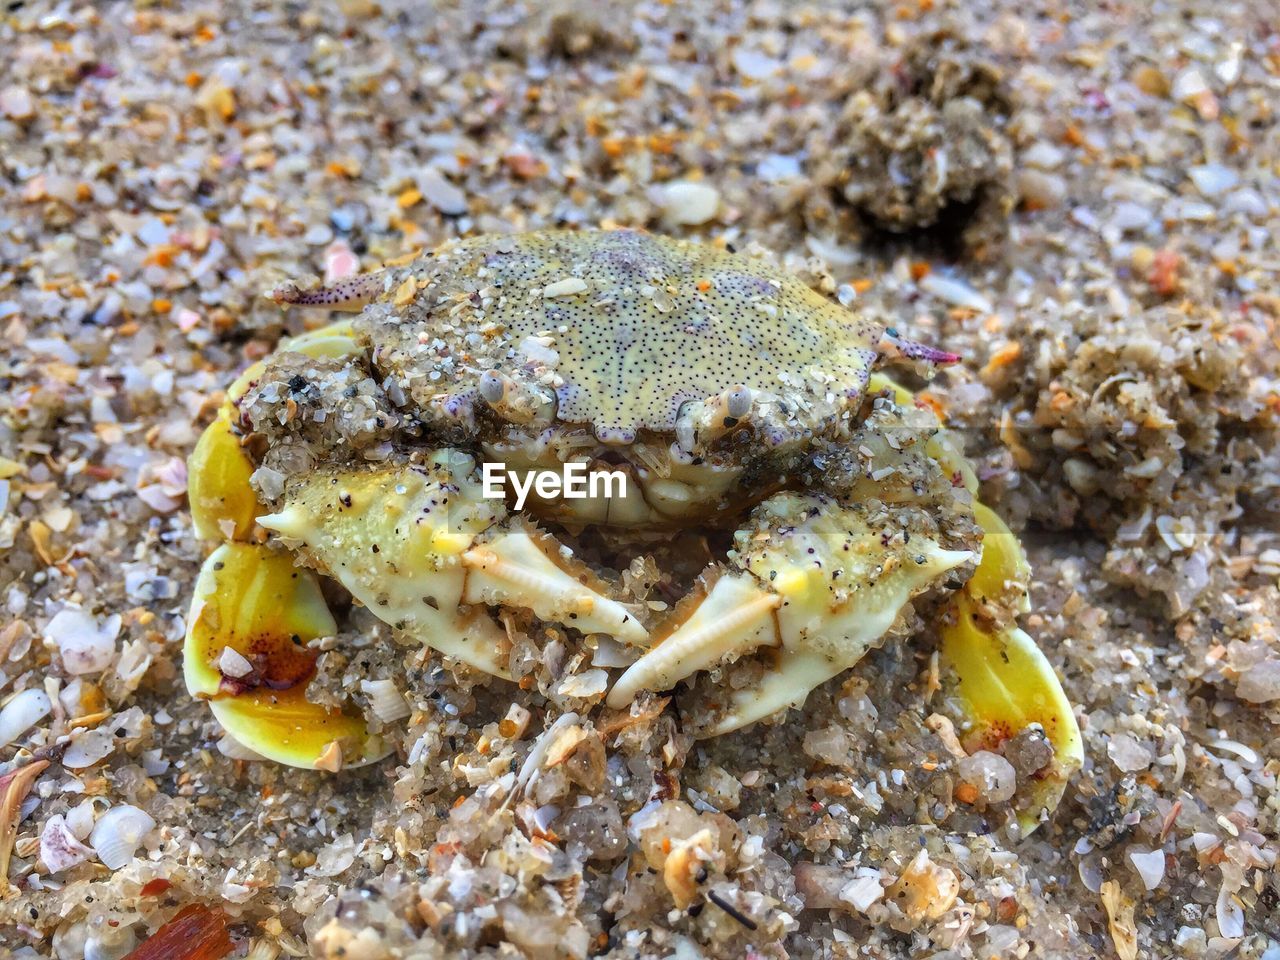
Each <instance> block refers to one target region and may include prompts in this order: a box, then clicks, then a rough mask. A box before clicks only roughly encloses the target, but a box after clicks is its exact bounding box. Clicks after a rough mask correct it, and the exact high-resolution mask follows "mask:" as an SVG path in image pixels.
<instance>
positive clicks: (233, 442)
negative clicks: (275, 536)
mask: <svg viewBox="0 0 1280 960" xmlns="http://www.w3.org/2000/svg"><path fill="white" fill-rule="evenodd" d="M252 473H253V464H252V463H251V462H250V460H249V455H248V454H247V453H245V452H244V449H243V448H242V447H241V446H240V438H239V437H237V436H236V434H235V432H234V431H233V430H232V428H231V415H230V411H229V409H223V410H222V411H221V412H220V413H219V414H218V418H217V419H216V420H214V421H213V423H211V424H209V426H208V427H206V428H205V431H204V433H203V434H201V435H200V441H199V442H198V443H197V444H196V448H195V449H194V450H193V451H191V456H190V457H188V458H187V502H188V503H189V504H190V505H191V524H192V526H193V527H194V528H195V531H196V536H197V537H199V538H200V539H201V540H247V539H248V538H249V534H250V533H252V532H253V526H254V517H256V516H257V515H258V514H260V513H262V512H263V511H262V508H261V505H260V504H259V503H258V498H257V496H256V495H255V494H254V492H253V488H252V487H250V486H249V477H250V476H251V475H252Z"/></svg>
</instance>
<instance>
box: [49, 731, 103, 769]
mask: <svg viewBox="0 0 1280 960" xmlns="http://www.w3.org/2000/svg"><path fill="white" fill-rule="evenodd" d="M115 748H116V741H115V737H114V735H113V734H112V732H111V730H109V729H107V728H106V727H96V728H95V729H93V730H85V731H84V732H82V733H78V734H76V735H75V737H74V738H73V739H72V741H71V745H70V746H68V747H67V752H66V753H64V754H63V755H62V765H63V766H64V767H67V768H68V769H71V770H82V769H84V768H85V767H91V766H93V765H94V764H95V763H97V762H98V761H99V760H105V759H106V758H107V757H108V756H110V755H111V753H112V751H113V750H115Z"/></svg>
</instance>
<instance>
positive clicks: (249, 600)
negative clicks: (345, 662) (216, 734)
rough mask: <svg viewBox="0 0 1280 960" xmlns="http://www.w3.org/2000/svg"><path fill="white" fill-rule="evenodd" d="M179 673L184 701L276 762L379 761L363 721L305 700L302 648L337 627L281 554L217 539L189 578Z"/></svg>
mask: <svg viewBox="0 0 1280 960" xmlns="http://www.w3.org/2000/svg"><path fill="white" fill-rule="evenodd" d="M187 623H188V626H187V638H186V645H185V648H184V651H183V660H184V663H183V672H184V675H185V678H186V683H187V689H188V691H190V693H191V694H192V695H193V696H197V697H201V698H204V699H207V700H209V701H210V706H211V707H212V709H213V713H214V716H215V717H217V719H218V722H219V723H221V724H222V725H223V727H224V728H226V730H227V732H228V733H229V734H230V735H231V736H232V737H233V738H234V739H235V740H237V741H239V742H240V743H242V744H243V745H244V746H246V747H248V748H249V749H251V750H253V751H255V752H256V753H258V754H261V755H262V756H264V757H266V758H267V759H269V760H275V761H277V762H279V763H286V764H289V765H290V766H294V767H305V768H309V769H315V768H323V769H329V770H336V769H338V768H340V767H341V766H354V765H358V764H361V763H368V762H370V761H372V760H376V759H378V758H379V757H382V756H385V755H386V752H387V748H386V745H385V744H384V743H383V741H382V740H381V738H380V737H377V736H376V735H373V734H370V733H369V731H368V730H367V728H366V727H365V724H364V721H363V720H361V719H360V718H358V717H353V716H350V715H348V714H345V713H343V712H342V711H340V710H335V709H331V708H329V707H324V706H320V705H319V704H315V703H311V702H309V701H308V700H307V699H306V694H305V691H306V686H307V683H308V681H309V680H310V679H311V677H312V675H313V674H314V672H315V657H314V654H313V653H312V652H311V651H309V650H308V649H306V647H305V646H303V644H305V643H306V641H308V640H312V639H315V638H316V637H321V636H326V635H329V634H332V633H334V632H336V630H337V625H336V624H335V623H334V620H333V616H332V614H330V612H329V608H328V607H327V606H326V604H325V602H324V597H323V596H322V595H321V593H320V585H319V583H318V582H317V581H316V578H315V577H314V576H313V575H312V574H311V573H310V572H308V571H306V570H302V569H299V568H297V567H295V566H294V565H293V562H292V560H291V559H290V558H289V556H288V555H287V554H282V553H274V552H272V551H270V550H269V549H267V548H266V547H263V546H259V545H257V544H248V543H226V544H223V545H222V546H221V547H219V548H218V549H217V550H215V551H214V552H213V553H212V554H210V555H209V558H208V559H207V560H206V561H205V563H204V566H203V567H202V568H201V570H200V576H199V578H198V579H197V580H196V588H195V597H194V599H193V600H192V603H191V612H190V614H189V616H188V620H187Z"/></svg>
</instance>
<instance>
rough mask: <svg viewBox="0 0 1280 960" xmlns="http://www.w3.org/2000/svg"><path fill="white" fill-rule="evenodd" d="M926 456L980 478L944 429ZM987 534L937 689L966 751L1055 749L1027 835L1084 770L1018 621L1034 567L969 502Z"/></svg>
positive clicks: (1069, 721)
mask: <svg viewBox="0 0 1280 960" xmlns="http://www.w3.org/2000/svg"><path fill="white" fill-rule="evenodd" d="M868 389H869V390H870V391H871V392H873V393H876V392H879V391H881V390H891V391H892V392H893V394H894V399H895V402H896V403H898V404H899V405H907V404H910V403H914V402H915V396H914V394H912V393H911V391H909V390H907V389H906V388H905V387H902V386H900V385H899V384H897V383H895V382H894V381H892V380H890V379H889V378H888V377H886V376H884V375H883V374H879V373H877V374H873V375H872V377H871V382H870V384H869V385H868ZM929 454H930V456H932V457H933V458H934V459H935V460H937V461H938V462H939V463H940V464H942V466H943V467H944V469H946V470H947V472H948V473H950V474H952V475H953V476H958V477H960V478H961V481H962V482H963V483H964V485H965V486H966V487H967V488H968V489H969V491H970V492H971V493H974V494H976V493H977V492H978V480H977V477H976V476H975V475H974V473H973V470H972V468H971V467H970V466H969V464H968V461H967V460H966V459H965V458H964V457H963V456H962V455H961V454H960V453H959V452H958V448H957V446H956V445H955V443H954V441H953V439H952V438H951V437H950V436H948V434H947V431H946V430H941V431H939V433H938V434H937V435H936V436H935V437H933V438H932V439H930V441H929ZM974 516H975V518H976V519H977V521H978V524H979V525H980V526H981V527H982V530H983V539H982V558H981V560H980V561H979V563H978V569H977V570H975V571H974V574H973V576H972V577H970V578H969V581H968V582H967V583H966V584H965V585H964V587H963V588H962V589H961V590H960V591H958V592H957V593H956V595H955V598H954V599H953V600H952V601H951V603H950V605H949V611H948V613H947V615H946V616H945V617H944V625H943V627H942V630H941V638H942V646H941V654H942V656H941V666H942V671H943V681H942V682H943V687H944V690H945V692H946V693H947V694H948V696H949V699H950V700H951V702H952V703H953V704H954V705H955V707H956V708H957V712H958V713H959V715H960V717H961V718H962V720H963V724H962V726H961V735H962V738H963V743H964V745H965V746H966V748H968V749H970V750H980V749H988V750H990V749H999V748H1000V746H1001V744H1002V743H1003V742H1004V741H1005V740H1007V739H1008V738H1009V737H1011V736H1014V735H1016V734H1017V733H1019V732H1021V731H1023V730H1026V729H1027V728H1028V727H1033V726H1035V727H1039V728H1040V729H1041V730H1042V731H1043V732H1044V735H1045V738H1046V739H1047V740H1048V741H1049V743H1050V745H1051V746H1052V747H1053V759H1052V760H1051V761H1050V762H1049V763H1048V764H1047V765H1046V766H1045V767H1044V768H1043V769H1042V770H1040V771H1038V772H1037V774H1036V776H1035V778H1034V779H1032V780H1031V781H1030V784H1029V785H1028V787H1027V788H1025V789H1024V790H1021V791H1019V794H1020V795H1019V796H1018V797H1017V798H1016V800H1015V808H1016V812H1017V816H1018V822H1019V825H1020V826H1021V828H1022V832H1023V835H1024V836H1025V835H1027V834H1029V833H1030V832H1031V831H1032V830H1034V829H1035V828H1036V827H1037V826H1038V825H1039V824H1040V821H1041V818H1042V816H1043V815H1044V814H1045V813H1046V812H1052V811H1053V810H1054V808H1056V807H1057V805H1058V801H1059V800H1060V799H1061V797H1062V793H1063V791H1064V790H1065V789H1066V783H1067V780H1068V778H1069V777H1070V776H1071V774H1072V772H1073V771H1075V770H1077V769H1079V767H1080V766H1081V765H1082V764H1083V763H1084V748H1083V745H1082V741H1081V738H1080V727H1079V725H1078V724H1077V723H1076V718H1075V714H1074V713H1073V712H1072V709H1071V703H1070V701H1068V700H1067V696H1066V693H1065V692H1064V691H1063V689H1062V683H1061V681H1059V679H1058V676H1057V674H1056V673H1055V672H1054V669H1053V665H1052V664H1051V663H1050V662H1049V660H1048V658H1047V657H1046V656H1045V655H1044V653H1042V652H1041V650H1040V648H1039V647H1038V646H1037V645H1036V643H1035V641H1034V640H1033V639H1032V638H1031V637H1030V636H1029V635H1028V634H1027V633H1026V632H1025V631H1023V630H1021V629H1019V628H1018V626H1017V623H1016V618H1017V615H1018V614H1020V613H1026V612H1027V611H1028V610H1030V606H1031V604H1030V598H1029V596H1028V593H1027V583H1028V581H1029V580H1030V577H1031V569H1030V567H1029V566H1028V564H1027V558H1026V555H1025V554H1024V553H1023V551H1022V545H1021V544H1020V543H1019V542H1018V538H1017V537H1016V536H1015V535H1014V534H1013V532H1012V531H1011V530H1010V529H1009V528H1008V527H1007V526H1006V525H1005V523H1004V521H1003V520H1001V519H1000V518H999V517H998V516H997V515H996V514H995V513H994V512H993V511H991V510H990V509H989V508H987V507H985V506H984V505H982V504H981V503H977V502H975V503H974Z"/></svg>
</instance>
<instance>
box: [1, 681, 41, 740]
mask: <svg viewBox="0 0 1280 960" xmlns="http://www.w3.org/2000/svg"><path fill="white" fill-rule="evenodd" d="M52 709H53V704H52V703H50V701H49V695H48V694H46V693H45V692H44V691H43V690H41V689H39V688H38V687H32V688H30V689H28V690H23V691H22V692H21V693H19V694H16V695H15V696H14V697H13V698H12V699H11V700H10V701H9V702H8V703H6V704H5V705H4V707H3V709H0V746H2V747H7V746H8V745H9V744H11V743H13V742H14V741H15V740H17V739H18V738H19V737H21V736H22V735H23V734H24V733H26V732H27V731H28V730H30V729H31V728H32V727H34V726H35V725H36V724H37V723H39V722H40V721H41V720H43V719H44V718H45V717H47V716H48V715H49V711H50V710H52Z"/></svg>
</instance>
